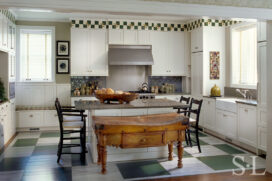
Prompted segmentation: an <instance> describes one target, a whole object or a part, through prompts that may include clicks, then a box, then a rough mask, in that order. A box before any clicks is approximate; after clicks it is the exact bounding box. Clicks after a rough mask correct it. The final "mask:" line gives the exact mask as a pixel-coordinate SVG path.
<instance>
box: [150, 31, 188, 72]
mask: <svg viewBox="0 0 272 181" xmlns="http://www.w3.org/2000/svg"><path fill="white" fill-rule="evenodd" d="M150 39H151V44H152V54H153V59H154V65H152V75H153V76H185V75H186V72H185V70H186V65H185V60H184V53H185V52H184V34H183V33H182V32H161V31H152V32H151V35H150Z"/></svg>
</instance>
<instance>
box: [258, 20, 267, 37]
mask: <svg viewBox="0 0 272 181" xmlns="http://www.w3.org/2000/svg"><path fill="white" fill-rule="evenodd" d="M266 32H267V30H266V22H258V23H257V40H258V42H263V41H267V36H266Z"/></svg>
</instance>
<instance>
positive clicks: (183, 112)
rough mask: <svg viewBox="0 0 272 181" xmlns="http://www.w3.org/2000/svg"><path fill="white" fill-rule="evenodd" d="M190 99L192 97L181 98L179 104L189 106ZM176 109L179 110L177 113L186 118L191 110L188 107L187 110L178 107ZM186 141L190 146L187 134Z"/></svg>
mask: <svg viewBox="0 0 272 181" xmlns="http://www.w3.org/2000/svg"><path fill="white" fill-rule="evenodd" d="M190 99H191V98H190V97H184V96H181V97H180V100H179V102H181V103H185V104H189V102H190ZM174 109H177V110H178V111H177V113H179V114H183V115H184V116H186V114H187V110H188V109H189V108H188V107H187V108H182V107H179V106H177V107H174ZM185 141H186V144H187V145H189V142H188V138H187V134H185Z"/></svg>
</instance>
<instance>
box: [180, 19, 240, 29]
mask: <svg viewBox="0 0 272 181" xmlns="http://www.w3.org/2000/svg"><path fill="white" fill-rule="evenodd" d="M237 23H241V21H232V20H216V19H198V20H195V21H192V22H189V23H187V24H186V25H185V26H186V30H187V31H191V30H193V29H196V28H200V27H202V26H219V27H222V26H231V25H234V24H237Z"/></svg>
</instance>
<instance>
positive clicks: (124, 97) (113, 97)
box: [95, 91, 138, 104]
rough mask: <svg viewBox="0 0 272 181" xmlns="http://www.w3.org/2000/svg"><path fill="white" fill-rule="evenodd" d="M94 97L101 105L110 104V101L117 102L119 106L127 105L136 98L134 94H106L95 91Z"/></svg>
mask: <svg viewBox="0 0 272 181" xmlns="http://www.w3.org/2000/svg"><path fill="white" fill-rule="evenodd" d="M95 97H96V98H97V99H99V101H100V102H101V103H105V102H106V103H111V102H112V101H118V102H119V103H120V104H123V103H124V102H125V103H129V102H131V101H133V100H135V99H136V98H137V97H138V94H136V93H128V92H117V93H110V94H107V93H106V92H105V91H104V92H101V91H96V92H95Z"/></svg>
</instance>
